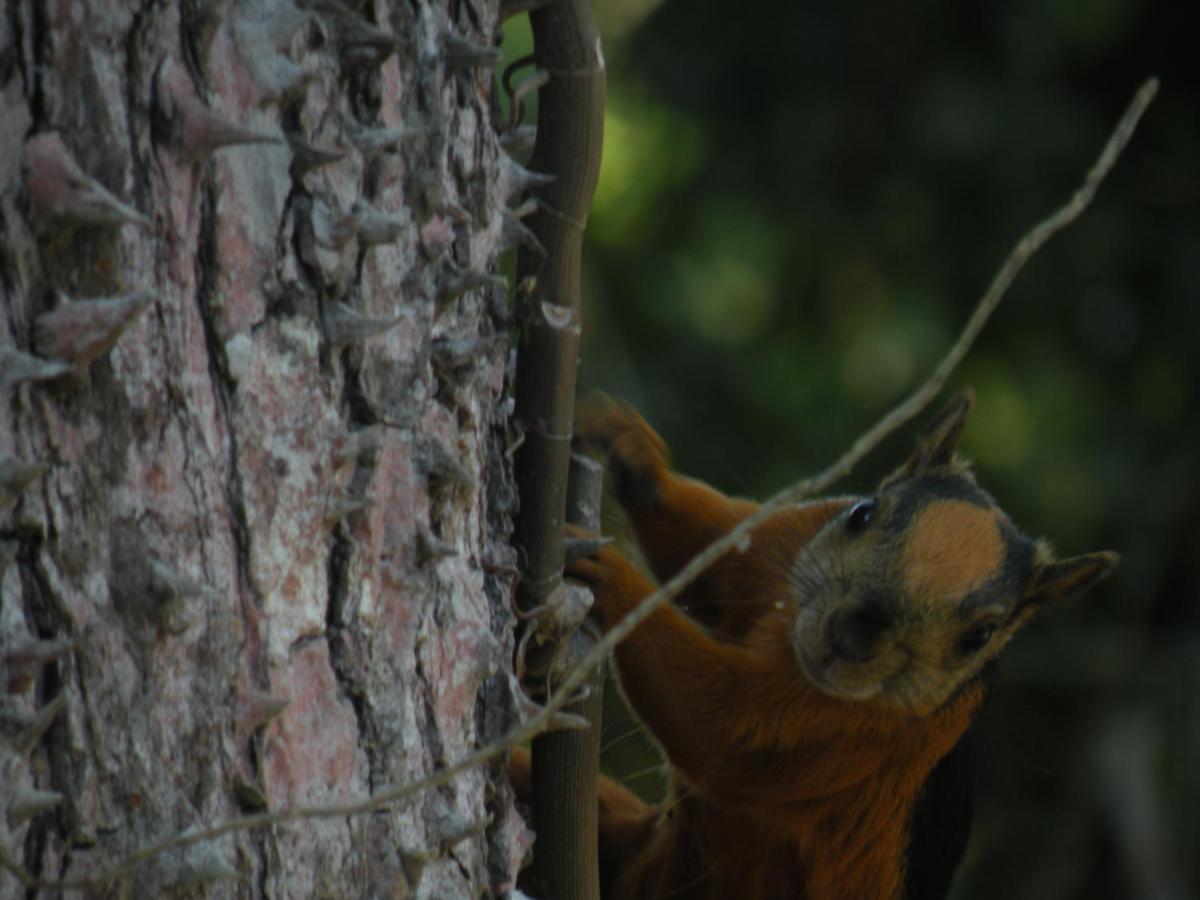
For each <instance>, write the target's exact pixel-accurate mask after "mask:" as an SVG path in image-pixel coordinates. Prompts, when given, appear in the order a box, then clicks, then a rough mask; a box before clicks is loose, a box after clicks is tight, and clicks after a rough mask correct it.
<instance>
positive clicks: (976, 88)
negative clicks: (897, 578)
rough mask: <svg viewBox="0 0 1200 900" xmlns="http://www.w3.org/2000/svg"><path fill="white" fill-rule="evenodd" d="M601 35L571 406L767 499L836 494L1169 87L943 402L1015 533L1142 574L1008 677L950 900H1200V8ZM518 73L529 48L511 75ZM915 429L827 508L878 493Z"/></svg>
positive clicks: (754, 19)
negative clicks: (614, 410) (593, 403)
mask: <svg viewBox="0 0 1200 900" xmlns="http://www.w3.org/2000/svg"><path fill="white" fill-rule="evenodd" d="M595 8H596V12H597V17H598V18H599V19H600V22H601V26H602V28H603V30H604V33H605V54H606V58H607V61H608V75H609V90H610V100H609V109H608V118H607V133H606V142H605V150H604V168H603V171H602V174H601V180H600V185H599V188H598V191H597V195H596V199H595V204H594V208H593V213H592V218H591V221H590V225H589V229H588V246H587V250H586V255H585V259H586V272H585V306H586V318H585V330H584V350H583V367H582V370H581V376H580V377H581V383H582V387H583V389H585V390H586V389H588V388H602V389H604V390H605V391H607V392H609V393H612V394H615V395H619V396H624V397H626V398H628V399H630V400H632V401H633V402H634V403H635V405H637V406H638V408H639V409H641V410H642V412H643V413H644V414H645V415H646V416H647V418H648V419H649V420H650V421H651V422H652V423H653V424H654V425H655V426H656V427H657V428H658V429H659V430H660V431H661V433H662V434H663V435H664V437H666V439H667V440H668V442H669V443H670V445H671V446H672V448H673V451H674V457H675V461H676V464H677V466H678V467H679V468H680V469H682V470H683V471H685V472H688V473H690V474H693V475H697V476H699V477H701V478H704V479H705V480H708V481H710V482H712V483H713V484H715V485H717V486H719V487H721V488H722V489H724V490H726V491H729V492H733V493H741V494H746V495H751V496H758V497H764V496H767V495H769V494H770V493H772V492H774V491H775V490H777V489H779V488H781V487H783V486H784V485H786V484H788V483H790V482H792V481H794V480H796V479H798V478H800V477H802V476H805V475H809V474H812V473H814V472H815V471H817V470H818V469H820V468H822V467H824V466H825V465H826V464H828V463H829V462H830V461H831V460H832V459H833V458H834V457H835V456H836V455H837V454H838V453H839V452H841V451H842V450H843V449H844V448H846V447H847V446H848V445H849V444H850V442H851V441H852V440H853V439H854V437H856V436H857V435H858V434H859V433H860V432H861V431H862V430H864V429H865V428H866V427H868V426H869V425H870V424H871V423H873V422H874V421H875V420H876V419H877V418H878V417H879V416H880V415H881V414H882V413H883V412H884V411H885V410H887V409H888V408H889V407H890V406H891V405H892V404H894V403H895V402H896V401H898V400H899V399H900V398H901V397H902V396H903V395H904V394H905V393H906V392H907V391H909V390H910V389H911V388H912V387H913V386H914V385H915V384H916V383H917V381H918V380H920V379H922V378H923V377H924V376H925V375H926V374H927V373H928V372H929V370H930V369H931V368H932V366H933V365H934V364H935V363H936V362H937V360H938V359H939V357H940V355H941V354H942V353H944V351H945V350H946V348H947V347H948V345H949V344H950V343H951V342H952V340H953V339H954V336H955V335H956V333H957V331H958V330H959V328H960V327H961V325H962V323H963V322H964V320H965V318H966V317H967V315H968V314H969V312H970V310H971V309H972V308H973V307H974V305H975V303H976V302H977V300H978V298H979V296H980V295H981V293H982V292H983V290H984V289H985V287H986V286H987V284H988V282H989V281H990V279H991V278H992V275H993V273H994V271H995V269H996V268H997V266H998V265H999V263H1000V262H1001V260H1002V259H1003V258H1004V256H1005V255H1006V254H1007V253H1008V252H1009V250H1010V248H1011V247H1012V245H1013V244H1014V242H1015V241H1016V240H1017V239H1018V238H1019V237H1020V236H1021V235H1022V234H1023V233H1024V232H1025V231H1026V230H1027V229H1028V228H1029V227H1030V226H1031V225H1033V224H1034V223H1035V222H1036V221H1038V220H1039V219H1041V218H1043V217H1044V216H1045V215H1047V214H1048V213H1050V212H1051V211H1052V210H1053V209H1054V208H1055V207H1057V206H1058V205H1059V204H1061V203H1062V202H1064V201H1065V200H1066V199H1067V197H1068V196H1069V195H1070V194H1071V192H1072V191H1074V190H1075V188H1076V187H1077V186H1078V184H1079V182H1080V181H1081V179H1082V176H1083V174H1084V173H1085V172H1086V170H1087V169H1088V167H1089V166H1090V165H1091V164H1092V162H1093V160H1094V159H1095V157H1096V156H1097V154H1098V152H1099V150H1100V147H1101V146H1102V144H1103V142H1104V140H1105V139H1106V137H1107V135H1108V134H1109V132H1110V130H1111V128H1112V127H1113V125H1114V124H1115V122H1116V120H1117V118H1118V117H1119V115H1120V113H1121V111H1122V110H1123V109H1124V107H1125V106H1126V104H1127V103H1128V102H1129V100H1130V98H1131V97H1132V95H1133V93H1134V91H1135V90H1136V88H1137V87H1138V85H1139V84H1140V83H1141V82H1142V81H1143V80H1144V79H1145V78H1146V77H1148V76H1150V75H1156V76H1158V77H1159V78H1160V79H1161V81H1162V86H1161V91H1160V93H1159V97H1158V99H1157V100H1156V102H1155V103H1154V104H1153V106H1152V107H1151V109H1150V111H1149V113H1148V115H1147V116H1146V118H1145V120H1144V121H1143V123H1142V126H1141V129H1140V131H1139V133H1138V135H1137V136H1136V137H1135V139H1134V141H1133V143H1132V145H1131V146H1130V148H1129V149H1128V151H1127V152H1126V155H1125V157H1124V158H1123V159H1122V161H1121V162H1120V163H1119V165H1118V167H1117V169H1116V171H1115V172H1114V173H1113V174H1112V175H1111V176H1110V179H1109V180H1108V182H1106V183H1105V185H1104V186H1103V187H1102V189H1101V191H1100V193H1099V195H1098V197H1097V199H1096V202H1095V204H1094V206H1093V207H1092V208H1091V210H1090V211H1088V212H1087V213H1086V214H1085V215H1084V217H1083V219H1082V220H1081V221H1079V222H1078V223H1077V224H1075V225H1074V226H1072V227H1071V228H1070V229H1069V230H1068V231H1067V232H1065V233H1063V234H1062V235H1060V236H1059V237H1057V238H1055V239H1054V240H1053V241H1052V242H1051V243H1050V244H1049V245H1048V246H1047V247H1046V248H1044V249H1043V251H1042V252H1041V253H1040V254H1039V255H1038V256H1037V257H1035V259H1034V260H1033V261H1032V263H1031V264H1030V265H1029V266H1028V268H1027V269H1026V270H1025V271H1024V273H1023V274H1022V275H1021V276H1020V278H1019V280H1018V281H1017V283H1016V285H1015V286H1014V288H1013V290H1012V291H1011V293H1010V294H1009V296H1008V298H1007V299H1006V300H1005V302H1004V304H1003V305H1002V306H1001V308H1000V309H999V311H998V313H997V314H996V316H995V318H994V319H993V321H992V323H991V324H990V325H989V326H988V329H987V330H986V331H985V333H984V335H983V337H982V339H981V340H980V342H979V344H978V346H977V348H976V350H975V351H974V352H973V354H972V355H971V358H970V360H969V361H968V362H967V363H966V364H965V365H964V366H963V368H962V369H961V371H960V372H959V374H958V375H957V376H956V377H955V379H954V380H953V382H952V384H951V389H954V388H957V387H960V386H963V385H972V386H974V388H975V390H976V392H977V395H978V404H977V407H976V411H975V413H974V416H973V419H972V421H971V424H970V426H969V427H968V430H967V434H966V438H965V442H964V448H965V451H966V452H967V454H968V455H969V456H971V457H972V458H973V459H974V460H975V461H976V463H977V469H978V473H979V476H980V480H981V481H982V483H983V484H984V485H985V486H986V487H988V488H989V489H990V490H991V491H992V493H993V494H995V496H996V497H997V498H998V499H999V500H1000V502H1001V503H1002V505H1003V506H1004V507H1005V508H1006V509H1007V510H1008V512H1009V513H1010V514H1011V515H1012V516H1013V518H1014V519H1015V520H1016V521H1017V522H1018V524H1020V525H1021V526H1022V527H1023V528H1024V530H1025V531H1027V532H1029V533H1031V534H1036V535H1045V536H1047V537H1049V538H1050V539H1051V540H1052V541H1053V543H1054V544H1055V546H1056V547H1057V548H1058V549H1059V551H1060V552H1061V553H1062V554H1064V555H1068V554H1075V553H1080V552H1085V551H1089V550H1098V549H1114V550H1118V551H1119V552H1121V553H1122V554H1123V556H1124V561H1123V563H1122V566H1121V568H1120V570H1119V572H1118V574H1117V575H1116V576H1115V577H1114V578H1113V579H1112V580H1111V581H1109V582H1108V583H1106V584H1105V585H1103V586H1102V588H1101V589H1099V590H1097V591H1096V592H1094V593H1093V594H1091V595H1089V596H1088V597H1086V598H1084V599H1082V600H1080V601H1078V602H1075V603H1073V604H1070V605H1068V606H1064V607H1062V608H1058V609H1054V610H1052V611H1050V612H1048V613H1047V614H1046V615H1045V616H1044V617H1043V618H1042V619H1041V620H1040V621H1038V622H1036V623H1035V624H1034V625H1032V626H1031V627H1030V628H1028V629H1027V630H1026V632H1025V633H1024V634H1023V635H1022V636H1021V637H1020V638H1019V639H1018V640H1017V641H1015V642H1014V644H1013V645H1011V646H1010V648H1009V649H1008V650H1007V651H1006V653H1005V656H1004V657H1003V659H1002V664H1001V684H1000V687H999V689H998V690H997V691H996V694H995V696H994V699H993V700H992V702H991V703H990V705H989V707H988V709H987V710H986V711H985V713H984V716H983V720H982V722H981V727H982V731H983V746H984V754H983V755H984V762H983V768H982V771H981V773H980V778H981V791H982V794H981V797H980V800H979V804H978V812H977V816H976V821H975V830H974V835H973V841H972V845H971V849H970V851H969V854H968V859H967V860H966V863H965V865H964V867H963V869H962V871H961V873H960V878H959V882H958V887H957V893H956V896H959V897H971V898H1014V897H1019V898H1047V900H1051V898H1054V900H1058V898H1076V897H1078V898H1084V897H1086V898H1109V897H1113V898H1118V897H1119V898H1182V897H1194V896H1198V895H1200V853H1198V852H1197V851H1200V812H1198V810H1200V766H1198V758H1200V597H1198V596H1197V585H1198V584H1200V577H1198V576H1200V562H1198V560H1200V503H1198V499H1200V487H1198V480H1197V460H1198V459H1200V425H1198V422H1197V417H1196V412H1197V393H1198V392H1197V388H1198V387H1200V379H1198V372H1200V340H1198V337H1200V302H1197V291H1198V290H1200V227H1198V226H1200V101H1198V98H1200V90H1198V88H1200V85H1198V84H1197V81H1198V78H1197V75H1198V73H1200V68H1198V67H1197V65H1195V64H1193V62H1192V55H1193V54H1194V53H1195V52H1196V51H1195V49H1194V44H1195V38H1196V34H1197V32H1196V29H1195V27H1194V25H1193V24H1192V20H1191V13H1192V11H1194V7H1192V6H1191V5H1190V4H1168V3H1161V2H1134V0H1094V2H1084V0H1023V2H1012V3H1006V4H986V5H985V4H971V3H952V2H948V0H944V2H911V3H906V4H895V3H883V2H849V3H845V4H841V5H833V4H818V3H801V2H796V0H765V2H760V3H755V4H749V5H747V6H746V7H741V6H739V5H737V4H734V5H730V4H728V3H724V4H718V3H715V2H712V0H596V4H595ZM528 46H529V37H528V33H527V26H526V24H525V23H524V21H523V20H512V21H511V22H510V23H508V24H507V25H506V53H507V55H508V56H509V58H515V57H516V56H519V55H521V53H522V52H525V50H526V48H528ZM938 402H939V403H940V402H942V401H941V400H939V401H938ZM931 412H932V411H931ZM916 428H917V426H916V425H914V426H912V427H911V428H909V429H907V430H906V432H905V433H904V434H902V435H900V436H898V437H896V438H894V439H892V440H891V441H889V442H888V443H887V444H885V445H884V446H883V447H882V448H881V449H880V450H878V451H877V452H876V453H875V454H874V455H873V456H872V457H871V458H870V459H869V460H868V462H867V463H866V464H865V465H863V466H862V467H861V469H860V470H859V471H857V472H856V473H854V475H853V476H851V478H849V479H848V480H847V481H846V482H845V483H844V484H843V485H841V486H840V489H841V490H844V491H866V490H869V489H870V488H871V486H872V485H873V484H874V483H875V481H876V480H877V479H878V477H879V476H880V475H881V474H883V473H885V472H887V471H888V470H890V469H891V468H892V467H893V466H894V465H895V464H897V462H898V461H899V460H900V459H901V458H902V457H903V456H904V455H905V453H906V452H907V449H908V446H909V444H910V442H911V439H912V435H913V433H914V432H915V430H916ZM629 729H630V726H629V724H628V722H627V720H624V721H623V720H621V719H620V718H619V717H618V715H617V714H616V713H614V714H613V715H612V716H610V719H609V723H608V726H607V728H606V737H605V741H606V743H609V744H611V745H612V747H611V752H610V754H609V756H608V758H607V765H608V766H610V768H612V769H613V770H614V771H619V772H624V773H630V772H635V771H637V770H644V769H646V768H647V767H648V766H650V767H652V766H653V764H654V760H653V757H652V756H648V755H647V750H646V748H645V745H643V744H640V743H639V741H638V739H637V738H626V737H624V735H626V734H627V733H628V732H629ZM633 784H634V785H635V786H636V787H637V788H638V789H639V790H642V791H644V792H645V793H647V794H648V795H650V796H653V795H654V792H655V791H656V790H658V789H659V784H660V783H659V779H658V776H657V774H653V773H652V774H650V775H643V776H641V777H638V778H634V779H633Z"/></svg>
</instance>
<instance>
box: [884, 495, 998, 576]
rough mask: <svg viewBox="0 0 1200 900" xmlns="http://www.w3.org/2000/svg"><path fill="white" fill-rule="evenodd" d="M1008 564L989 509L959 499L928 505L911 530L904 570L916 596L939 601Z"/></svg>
mask: <svg viewBox="0 0 1200 900" xmlns="http://www.w3.org/2000/svg"><path fill="white" fill-rule="evenodd" d="M1003 561H1004V539H1003V538H1002V537H1001V536H1000V529H999V526H998V524H997V521H996V513H995V511H994V510H991V509H981V508H980V507H978V506H974V505H973V504H970V503H964V502H963V501H961V500H938V501H935V502H933V503H930V504H929V505H928V506H926V507H925V509H924V510H923V511H922V513H921V515H920V516H919V517H918V518H917V520H916V521H915V522H914V523H913V524H912V526H911V527H910V530H909V533H908V536H907V538H906V539H905V542H904V556H903V563H902V564H901V571H902V572H904V575H905V586H906V588H907V590H908V592H909V593H910V594H911V595H912V596H916V597H932V598H941V597H946V596H955V595H962V594H966V593H967V592H968V591H970V590H972V589H974V588H976V587H978V586H979V585H981V584H982V583H983V582H984V581H986V580H987V579H988V577H989V576H990V575H991V574H992V573H993V572H995V571H996V570H997V569H998V568H999V567H1000V564H1001V563H1002V562H1003Z"/></svg>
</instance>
